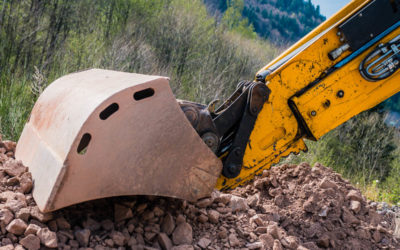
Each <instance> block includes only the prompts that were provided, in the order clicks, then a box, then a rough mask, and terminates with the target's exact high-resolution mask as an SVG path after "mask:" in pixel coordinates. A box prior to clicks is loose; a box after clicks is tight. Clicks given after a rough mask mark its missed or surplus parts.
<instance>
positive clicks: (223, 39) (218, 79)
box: [0, 0, 277, 140]
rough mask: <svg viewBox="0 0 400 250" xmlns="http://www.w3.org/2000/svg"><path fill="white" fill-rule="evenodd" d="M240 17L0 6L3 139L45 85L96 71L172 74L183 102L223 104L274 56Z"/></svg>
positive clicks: (60, 1)
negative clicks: (219, 20)
mask: <svg viewBox="0 0 400 250" xmlns="http://www.w3.org/2000/svg"><path fill="white" fill-rule="evenodd" d="M237 7H238V6H237V5H235V6H234V5H232V6H231V9H232V13H233V14H234V15H235V14H237V9H235V8H237ZM239 7H240V6H239ZM235 18H237V19H235V20H229V17H228V16H227V17H226V18H225V20H226V23H227V24H231V25H229V26H226V25H218V24H217V22H216V20H215V19H214V18H212V17H209V16H208V13H207V10H206V8H205V6H204V4H203V2H202V1H201V0H192V1H186V0H155V1H147V0H100V1H91V0H51V1H40V0H22V1H19V0H4V1H0V41H1V43H0V55H1V56H0V91H1V92H0V133H1V134H3V135H4V137H5V138H9V139H13V140H17V139H18V136H19V134H20V132H21V130H22V128H23V125H24V123H25V121H26V119H27V117H28V115H29V112H30V110H31V108H32V105H33V104H34V102H35V101H36V99H37V97H38V95H39V94H40V93H41V91H42V90H43V89H44V88H45V87H46V86H47V84H49V83H51V82H52V81H53V80H55V79H56V78H58V77H60V76H62V75H65V74H67V73H70V72H74V71H78V70H83V69H88V68H92V67H98V68H106V69H114V70H120V71H128V72H136V73H144V74H156V75H164V76H169V77H170V78H171V86H172V89H173V91H174V93H175V94H176V95H177V97H178V98H184V99H189V100H193V101H198V102H202V103H207V102H210V101H212V100H213V99H216V98H220V99H223V98H225V97H227V95H229V94H230V93H231V92H232V91H233V90H234V88H235V86H236V84H237V83H238V82H239V81H240V80H242V79H252V78H253V77H254V74H255V72H256V71H257V70H258V69H259V68H261V67H262V66H264V65H265V64H266V63H267V62H268V61H269V60H271V59H272V58H273V57H275V56H276V53H277V50H276V49H275V48H274V47H273V46H271V45H270V44H269V43H268V42H267V41H264V40H261V39H258V38H255V35H254V32H253V31H252V30H251V28H250V26H248V25H246V21H245V19H243V18H241V17H238V16H236V17H235ZM243 34H250V35H248V36H247V37H248V38H246V37H243V36H242V35H243Z"/></svg>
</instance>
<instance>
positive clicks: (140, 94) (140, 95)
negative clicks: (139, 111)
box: [133, 88, 154, 101]
mask: <svg viewBox="0 0 400 250" xmlns="http://www.w3.org/2000/svg"><path fill="white" fill-rule="evenodd" d="M153 95H154V89H152V88H147V89H143V90H140V91H137V92H135V94H133V99H135V100H136V101H140V100H143V99H145V98H149V97H151V96H153Z"/></svg>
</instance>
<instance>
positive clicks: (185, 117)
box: [16, 0, 400, 211]
mask: <svg viewBox="0 0 400 250" xmlns="http://www.w3.org/2000/svg"><path fill="white" fill-rule="evenodd" d="M399 67H400V0H353V1H352V2H350V3H349V4H348V5H347V6H345V7H344V8H343V9H342V10H341V11H339V12H338V13H337V14H336V15H334V16H333V17H331V18H330V19H328V20H327V21H325V22H324V23H322V24H321V25H320V26H319V27H317V28H316V29H315V30H313V31H312V32H310V33H309V34H308V35H307V36H305V37H304V38H303V39H302V40H300V41H299V42H298V43H296V44H295V45H293V46H292V47H291V48H289V49H288V50H287V51H285V52H284V53H283V54H282V55H281V56H279V57H278V58H276V59H275V60H273V61H272V62H271V63H269V64H268V65H267V66H265V67H264V68H263V69H261V70H260V71H259V72H258V73H257V75H256V77H255V79H254V80H253V81H249V82H245V81H244V82H240V83H239V84H238V86H237V89H236V91H235V92H234V93H233V94H232V95H231V96H230V97H229V98H228V100H226V101H225V102H223V103H222V105H220V106H219V107H218V108H216V107H215V106H216V103H215V102H213V103H211V104H210V105H208V106H205V105H201V104H198V103H193V102H189V101H178V102H177V101H176V100H175V98H174V97H173V94H172V92H171V90H170V88H169V86H168V79H167V78H163V77H155V76H144V75H137V74H130V73H122V72H114V71H105V70H91V71H85V72H80V73H75V74H71V75H67V76H65V77H63V78H60V79H59V80H57V81H55V82H54V83H52V84H51V85H50V86H49V87H48V88H47V89H46V90H45V91H44V92H43V94H42V95H41V96H40V98H39V99H38V101H37V103H36V104H35V107H34V109H33V110H32V114H31V117H30V119H29V121H28V123H27V124H26V126H25V128H24V131H23V133H22V135H21V137H20V140H19V142H18V145H17V150H16V158H17V159H18V160H21V161H22V162H23V163H24V164H25V165H27V166H28V167H29V168H30V171H31V172H32V175H33V178H34V181H35V186H34V190H33V197H34V198H35V200H36V202H37V204H38V206H39V208H40V209H41V210H42V211H52V210H56V209H59V208H62V207H65V206H68V205H72V204H75V203H79V202H83V201H87V200H92V199H98V198H103V197H110V196H118V195H162V196H170V197H177V198H182V199H188V200H196V199H199V198H202V197H204V196H207V195H208V194H210V193H211V191H212V190H213V189H214V188H215V187H216V188H217V189H220V190H227V189H232V188H235V187H237V186H238V185H240V184H243V183H244V182H246V181H248V180H251V179H252V178H253V177H254V176H255V175H258V174H260V173H261V172H262V171H263V170H265V169H269V168H270V167H271V166H272V165H273V164H275V163H277V162H279V160H280V159H281V158H282V157H285V156H288V155H289V154H290V153H295V154H297V153H299V152H300V151H306V150H307V146H306V144H305V143H304V139H311V140H318V139H319V138H321V136H323V135H324V134H326V133H327V132H328V131H330V130H332V129H334V128H335V127H337V126H339V125H340V124H342V123H344V122H345V121H347V120H348V119H350V118H351V117H353V116H355V115H357V114H358V113H360V112H362V111H364V110H367V109H369V108H372V107H374V106H375V105H377V104H378V103H380V102H382V101H383V100H385V99H387V98H389V97H390V96H392V95H394V94H395V93H397V92H399V91H400V84H399V81H400V74H399V71H398V69H399Z"/></svg>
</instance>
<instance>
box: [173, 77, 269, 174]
mask: <svg viewBox="0 0 400 250" xmlns="http://www.w3.org/2000/svg"><path fill="white" fill-rule="evenodd" d="M269 93H270V90H269V89H268V87H267V86H266V85H265V84H264V83H261V82H245V81H243V82H240V83H239V84H238V87H237V89H236V90H235V92H234V93H233V94H232V95H231V97H229V98H228V100H226V101H225V102H224V103H223V104H222V105H221V106H220V107H219V108H218V109H216V110H214V109H213V106H214V105H209V106H208V107H207V106H205V105H201V104H198V103H193V102H187V101H179V104H180V106H181V109H182V110H183V112H184V113H185V115H186V117H187V118H188V120H189V121H190V123H191V124H192V126H193V128H194V129H195V130H196V131H197V133H198V134H199V136H200V137H201V138H202V139H203V141H204V142H205V143H206V145H207V146H208V147H209V148H210V149H211V150H212V151H213V152H214V153H215V154H216V155H217V156H219V157H220V158H222V160H223V164H224V167H223V171H222V174H223V175H224V176H225V177H228V178H235V177H236V176H238V175H239V174H240V171H241V168H242V163H243V156H244V153H245V150H246V146H247V143H248V141H249V138H250V134H251V131H252V130H253V128H254V124H255V122H256V119H257V116H258V114H259V112H260V111H261V109H262V107H263V105H264V103H265V102H266V101H267V100H268V97H269ZM213 104H215V103H213Z"/></svg>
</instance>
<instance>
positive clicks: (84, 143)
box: [77, 133, 92, 155]
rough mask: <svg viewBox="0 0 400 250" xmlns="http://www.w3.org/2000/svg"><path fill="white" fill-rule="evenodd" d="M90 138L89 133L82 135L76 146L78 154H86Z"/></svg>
mask: <svg viewBox="0 0 400 250" xmlns="http://www.w3.org/2000/svg"><path fill="white" fill-rule="evenodd" d="M91 139H92V136H91V135H90V134H89V133H86V134H84V135H83V136H82V139H81V141H80V142H79V146H78V149H77V151H78V154H80V155H84V154H86V151H87V148H88V146H89V143H90V140H91Z"/></svg>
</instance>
